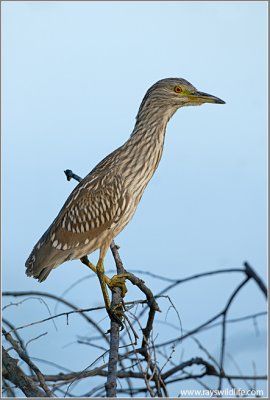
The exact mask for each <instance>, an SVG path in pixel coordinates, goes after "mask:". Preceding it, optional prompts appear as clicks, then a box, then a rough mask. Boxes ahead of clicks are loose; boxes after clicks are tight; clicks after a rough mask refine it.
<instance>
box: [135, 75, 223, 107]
mask: <svg viewBox="0 0 270 400" xmlns="http://www.w3.org/2000/svg"><path fill="white" fill-rule="evenodd" d="M147 103H148V104H149V105H153V106H157V107H162V106H165V107H166V108H167V107H170V106H171V107H172V108H176V109H177V108H180V107H184V106H199V105H201V104H204V103H214V104H225V101H223V100H221V99H219V98H218V97H215V96H212V95H211V94H208V93H204V92H199V91H198V90H197V89H196V88H195V87H194V86H193V85H191V83H189V82H188V81H186V80H185V79H182V78H167V79H162V80H160V81H158V82H156V83H155V84H154V85H153V86H151V87H150V89H148V91H147V92H146V95H145V97H144V99H143V101H142V104H141V109H142V107H143V106H144V105H146V104H147Z"/></svg>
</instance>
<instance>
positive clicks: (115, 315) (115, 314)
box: [81, 256, 128, 328]
mask: <svg viewBox="0 0 270 400" xmlns="http://www.w3.org/2000/svg"><path fill="white" fill-rule="evenodd" d="M81 262H82V263H83V264H85V265H86V266H87V267H89V268H90V269H91V270H92V271H93V272H95V274H97V276H98V279H99V282H100V286H101V290H102V294H103V298H104V303H105V307H106V310H107V312H108V314H109V317H110V318H111V319H113V320H114V321H116V322H117V323H118V324H119V325H121V327H122V328H123V324H122V322H121V318H122V304H118V305H117V306H116V307H113V308H112V307H111V302H110V298H109V295H108V291H107V286H108V287H109V288H110V289H111V290H112V289H113V288H114V287H119V288H120V289H121V295H122V297H124V296H125V294H126V293H127V288H126V285H125V278H126V277H127V276H128V274H127V273H125V274H119V275H114V276H113V277H112V278H111V279H110V278H109V277H108V276H107V275H105V271H104V263H103V258H102V257H100V258H99V260H98V263H97V266H96V267H95V266H94V264H92V263H91V262H90V261H89V260H88V257H87V256H85V257H82V258H81ZM106 285H107V286H106ZM118 310H119V311H118Z"/></svg>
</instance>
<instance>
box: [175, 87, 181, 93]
mask: <svg viewBox="0 0 270 400" xmlns="http://www.w3.org/2000/svg"><path fill="white" fill-rule="evenodd" d="M174 91H175V93H181V92H182V88H181V86H175V88H174Z"/></svg>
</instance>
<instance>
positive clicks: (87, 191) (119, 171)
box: [26, 78, 224, 282]
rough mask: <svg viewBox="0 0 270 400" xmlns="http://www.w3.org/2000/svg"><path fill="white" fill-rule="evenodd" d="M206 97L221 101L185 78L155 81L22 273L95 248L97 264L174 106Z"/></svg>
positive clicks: (153, 161) (138, 190)
mask: <svg viewBox="0 0 270 400" xmlns="http://www.w3.org/2000/svg"><path fill="white" fill-rule="evenodd" d="M206 102H207V103H220V104H223V103H224V101H222V100H220V99H219V98H217V97H214V96H211V95H208V94H206V93H202V92H198V91H197V90H196V89H195V88H194V86H192V85H191V84H190V83H189V82H187V81H186V80H184V79H179V78H168V79H163V80H161V81H158V82H157V83H155V84H154V85H153V86H152V87H151V88H150V89H149V90H148V91H147V93H146V95H145V97H144V99H143V101H142V103H141V106H140V108H139V112H138V115H137V118H136V124H135V127H134V130H133V132H132V134H131V136H130V138H129V139H128V141H127V142H126V143H125V144H124V145H123V146H121V147H119V148H118V149H117V150H115V151H114V152H112V153H111V154H109V155H108V156H107V157H106V158H105V159H104V160H103V161H101V162H100V163H99V164H98V165H97V166H96V167H95V168H94V169H93V170H92V171H91V172H90V173H89V174H88V175H87V176H86V177H85V178H84V179H83V180H82V181H81V182H80V183H79V184H78V185H77V186H76V188H75V189H74V190H73V192H72V193H71V194H70V196H69V197H68V199H67V201H66V202H65V204H64V206H63V208H62V209H61V211H60V212H59V214H58V216H57V217H56V219H55V220H54V221H53V223H52V224H51V226H50V227H49V228H48V230H47V231H46V232H45V233H44V235H43V236H42V237H41V239H40V240H39V241H38V243H37V244H36V245H35V247H34V249H33V251H32V252H31V254H30V256H29V258H28V260H27V261H26V268H27V269H26V274H27V275H28V276H33V277H34V278H37V279H38V280H39V281H40V282H41V281H43V280H45V279H46V278H47V276H48V275H49V273H50V272H51V270H52V269H53V268H56V267H57V266H59V265H60V264H62V263H63V262H65V261H67V260H74V259H82V258H83V257H84V256H86V255H88V254H90V253H92V252H93V251H95V250H96V249H100V261H101V264H102V262H103V259H104V257H105V254H106V252H107V250H108V247H109V245H110V243H111V241H112V240H113V238H114V237H115V236H116V235H118V233H119V232H121V231H122V229H123V228H124V227H125V226H126V224H127V223H128V222H129V221H130V219H131V218H132V216H133V214H134V212H135V210H136V207H137V205H138V203H139V201H140V199H141V196H142V194H143V192H144V189H145V187H146V185H147V183H148V182H149V180H150V179H151V177H152V175H153V173H154V172H155V170H156V168H157V166H158V164H159V161H160V158H161V155H162V150H163V144H164V137H165V130H166V125H167V122H168V121H169V119H170V118H171V117H172V115H173V114H174V113H175V112H176V111H177V109H178V108H180V107H182V106H187V105H200V104H203V103H206ZM97 268H98V267H97ZM101 274H102V272H101ZM103 274H104V272H103ZM99 277H100V276H99Z"/></svg>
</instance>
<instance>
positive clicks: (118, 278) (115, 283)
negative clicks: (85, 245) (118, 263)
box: [81, 256, 128, 297]
mask: <svg viewBox="0 0 270 400" xmlns="http://www.w3.org/2000/svg"><path fill="white" fill-rule="evenodd" d="M81 262H82V263H83V264H84V265H86V266H87V267H88V268H90V269H91V270H92V271H93V272H94V273H95V274H97V275H98V273H97V268H96V267H95V266H94V264H92V263H91V262H90V261H89V260H88V257H87V256H85V257H82V258H81ZM103 275H104V280H105V283H106V284H107V285H108V287H109V288H110V289H111V290H112V289H113V288H114V287H119V288H120V289H121V295H122V297H125V295H126V293H127V288H126V285H125V280H126V279H125V278H126V277H128V273H126V274H119V275H114V276H113V277H112V278H109V277H108V276H107V275H105V273H104V267H103Z"/></svg>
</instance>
